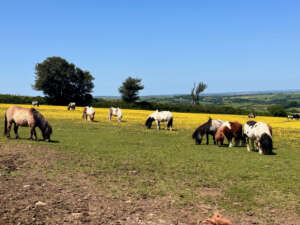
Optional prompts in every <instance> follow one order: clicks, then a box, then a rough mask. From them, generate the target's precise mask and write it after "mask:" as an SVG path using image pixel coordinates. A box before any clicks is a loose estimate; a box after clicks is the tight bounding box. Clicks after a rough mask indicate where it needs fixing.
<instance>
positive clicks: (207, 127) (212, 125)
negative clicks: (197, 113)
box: [192, 118, 223, 145]
mask: <svg viewBox="0 0 300 225" xmlns="http://www.w3.org/2000/svg"><path fill="white" fill-rule="evenodd" d="M222 124H223V121H222V120H212V119H211V118H209V119H208V121H207V122H206V123H204V124H202V125H201V126H200V127H198V128H197V129H196V130H195V131H194V133H193V135H192V138H193V139H195V144H196V145H200V144H201V142H202V139H203V136H204V135H206V144H207V145H208V144H209V137H208V135H209V134H210V135H212V136H213V139H214V144H216V140H215V134H216V132H217V130H218V128H219V127H220V126H222Z"/></svg>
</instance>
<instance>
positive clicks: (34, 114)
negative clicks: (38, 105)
mask: <svg viewBox="0 0 300 225" xmlns="http://www.w3.org/2000/svg"><path fill="white" fill-rule="evenodd" d="M13 124H14V132H15V135H16V139H18V138H19V134H18V128H19V126H21V127H30V138H29V139H32V136H34V139H35V140H37V135H36V131H35V128H36V127H38V128H40V130H41V132H42V135H43V138H44V141H49V142H50V136H51V134H52V127H51V126H50V124H49V122H48V121H47V120H46V118H45V117H44V116H43V115H42V114H41V113H40V112H39V111H37V110H36V109H34V108H22V107H19V106H11V107H9V108H8V109H7V110H6V112H5V117H4V135H6V136H7V137H8V138H9V137H10V129H11V127H12V125H13Z"/></svg>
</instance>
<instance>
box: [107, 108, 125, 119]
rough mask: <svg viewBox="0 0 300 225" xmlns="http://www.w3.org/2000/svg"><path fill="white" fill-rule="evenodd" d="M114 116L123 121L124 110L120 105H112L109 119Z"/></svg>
mask: <svg viewBox="0 0 300 225" xmlns="http://www.w3.org/2000/svg"><path fill="white" fill-rule="evenodd" d="M112 116H116V117H118V121H119V122H121V119H122V116H123V115H122V110H121V109H120V108H119V107H118V108H114V107H110V108H109V110H108V120H111V117H112Z"/></svg>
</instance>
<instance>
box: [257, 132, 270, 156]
mask: <svg viewBox="0 0 300 225" xmlns="http://www.w3.org/2000/svg"><path fill="white" fill-rule="evenodd" d="M258 145H259V147H260V148H261V149H262V151H263V154H264V155H270V154H272V150H273V142H272V138H271V137H270V135H268V134H266V133H263V134H262V135H261V137H260V138H259V141H258Z"/></svg>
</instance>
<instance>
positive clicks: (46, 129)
mask: <svg viewBox="0 0 300 225" xmlns="http://www.w3.org/2000/svg"><path fill="white" fill-rule="evenodd" d="M30 111H31V112H32V114H33V117H34V119H35V120H36V122H37V125H38V127H39V128H40V129H41V131H42V133H43V136H44V135H45V134H46V135H50V134H51V133H52V127H51V126H50V124H49V123H48V121H47V120H46V118H45V117H44V116H43V115H42V114H41V113H40V112H39V111H37V110H36V109H34V108H31V109H30Z"/></svg>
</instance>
